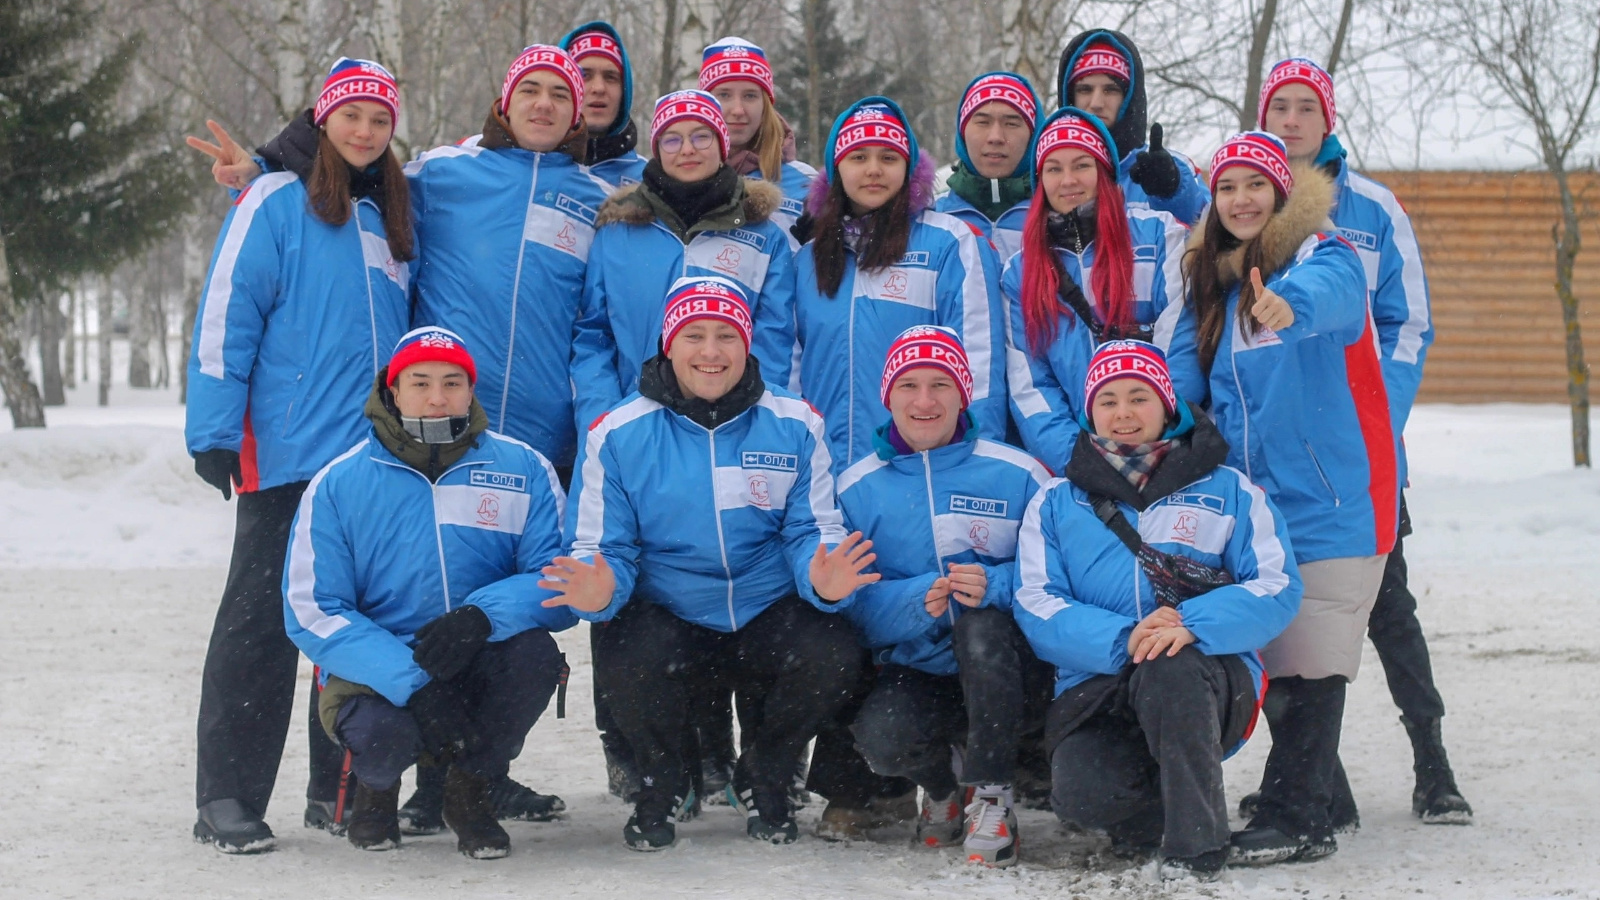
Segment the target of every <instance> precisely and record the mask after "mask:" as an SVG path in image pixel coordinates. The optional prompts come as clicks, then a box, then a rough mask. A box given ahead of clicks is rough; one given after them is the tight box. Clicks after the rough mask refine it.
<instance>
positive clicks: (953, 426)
mask: <svg viewBox="0 0 1600 900" xmlns="http://www.w3.org/2000/svg"><path fill="white" fill-rule="evenodd" d="M971 390H972V372H971V369H970V367H969V366H968V363H967V354H966V350H965V349H964V348H962V346H961V342H960V340H959V339H958V338H957V337H956V336H955V333H954V332H953V331H951V330H949V329H945V328H939V327H937V326H917V327H915V328H911V329H908V330H907V331H905V332H903V333H902V334H901V335H900V337H899V338H898V339H896V340H895V342H894V344H893V345H892V346H891V347H890V349H889V357H888V359H887V360H886V362H885V363H884V370H883V403H884V406H886V407H888V409H889V412H890V415H891V418H890V421H889V422H887V423H885V424H884V425H883V426H881V427H880V428H879V429H878V431H877V433H876V438H877V453H875V454H874V455H872V456H869V457H867V458H865V459H863V460H861V461H860V462H858V463H856V464H855V465H853V466H851V467H850V468H849V469H847V470H846V471H845V472H844V474H843V475H841V476H840V477H839V506H840V510H841V512H843V513H844V517H845V523H846V527H847V528H851V529H856V530H859V531H861V533H863V534H865V535H867V536H869V537H871V538H872V541H873V545H874V547H875V548H876V549H877V553H878V563H877V568H878V573H879V574H880V575H882V576H883V580H882V581H879V582H877V583H876V584H870V585H867V586H865V587H863V588H861V590H860V591H858V596H857V598H856V601H855V602H854V603H853V604H851V606H850V607H849V609H847V610H846V611H845V613H844V615H845V617H846V618H848V619H850V621H851V623H852V624H854V625H855V626H856V632H857V635H858V636H859V638H860V640H861V642H862V644H864V645H865V646H866V647H868V648H870V649H871V650H872V651H873V657H874V661H875V662H877V663H878V665H879V666H880V667H881V668H880V670H879V672H878V675H877V679H876V682H875V684H874V685H873V688H872V691H871V693H870V694H868V696H867V697H866V699H865V701H864V702H863V703H862V706H861V709H860V712H859V713H857V715H856V716H855V721H854V723H853V724H852V725H851V726H850V728H851V731H852V732H853V733H854V735H855V744H856V747H857V749H858V750H859V751H860V752H861V754H862V755H863V756H864V757H865V758H866V760H867V762H868V763H869V764H870V765H871V767H872V769H873V771H875V772H877V773H878V774H879V775H885V776H891V777H903V778H910V779H911V780H913V781H915V782H916V783H917V785H918V786H919V787H921V788H922V791H923V798H922V809H921V814H920V816H919V817H918V820H917V837H918V839H919V840H920V841H921V842H922V843H924V844H926V845H928V846H932V847H938V846H944V845H948V844H954V843H956V842H958V841H960V842H961V843H962V845H963V848H964V853H965V856H966V858H967V860H968V861H970V862H979V863H982V864H985V865H989V866H994V867H1006V866H1010V865H1012V864H1014V863H1015V862H1016V861H1017V818H1016V814H1015V812H1014V811H1013V809H1012V807H1013V790H1012V784H1013V782H1014V781H1015V773H1016V768H1017V751H1018V746H1019V743H1020V741H1021V736H1022V734H1023V732H1024V731H1025V724H1024V723H1026V722H1028V721H1039V722H1042V721H1043V717H1044V709H1045V707H1046V706H1047V705H1048V704H1049V700H1050V684H1051V674H1050V670H1049V668H1048V667H1046V666H1042V665H1041V664H1040V663H1039V661H1038V659H1037V658H1035V657H1034V655H1033V652H1032V651H1031V650H1029V649H1028V644H1027V641H1026V640H1025V639H1024V638H1023V636H1022V632H1021V631H1019V630H1018V629H1017V625H1016V622H1015V621H1014V620H1013V619H1012V617H1011V597H1012V585H1013V574H1014V571H1015V569H1014V567H1013V566H1012V565H1011V560H1012V558H1013V556H1014V555H1015V553H1016V546H1017V529H1018V527H1019V526H1020V525H1021V523H1022V513H1023V510H1024V509H1026V508H1027V506H1028V504H1029V502H1030V501H1032V500H1033V495H1034V493H1035V492H1036V491H1038V490H1039V489H1040V488H1041V487H1043V486H1044V484H1045V482H1046V481H1048V480H1049V478H1050V475H1049V473H1048V472H1046V471H1045V469H1044V467H1043V466H1041V465H1040V464H1039V463H1038V462H1037V461H1035V460H1034V459H1033V458H1032V457H1030V456H1028V455H1027V454H1026V453H1023V452H1022V451H1020V450H1017V449H1016V448H1014V447H1010V446H1008V445H1006V444H1001V443H997V442H995V441H991V440H988V439H985V438H980V437H978V433H977V429H976V427H974V425H973V422H972V418H971V416H969V415H968V414H967V404H968V402H969V398H970V397H971ZM1028 676H1033V677H1028ZM952 746H961V747H963V748H964V752H963V761H962V764H961V767H960V770H959V771H956V770H954V769H953V768H952V765H951V747H952ZM962 785H965V786H967V787H969V788H971V795H970V797H971V801H972V802H971V803H970V805H969V804H967V803H966V800H967V796H966V795H967V792H965V791H963V790H962V787H961V786H962ZM963 807H964V808H965V815H964V816H963Z"/></svg>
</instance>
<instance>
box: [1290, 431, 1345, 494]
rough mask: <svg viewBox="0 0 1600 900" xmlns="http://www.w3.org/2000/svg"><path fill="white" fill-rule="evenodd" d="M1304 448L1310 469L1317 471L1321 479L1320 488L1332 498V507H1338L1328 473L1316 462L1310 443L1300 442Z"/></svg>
mask: <svg viewBox="0 0 1600 900" xmlns="http://www.w3.org/2000/svg"><path fill="white" fill-rule="evenodd" d="M1300 443H1301V444H1303V445H1304V446H1305V448H1306V455H1307V456H1309V457H1311V467H1312V468H1314V469H1316V470H1317V477H1318V478H1320V479H1322V487H1323V488H1324V489H1325V490H1327V492H1328V496H1330V497H1332V498H1333V505H1334V506H1338V505H1339V492H1338V491H1336V490H1334V489H1333V482H1331V481H1329V480H1328V473H1327V472H1326V471H1324V470H1323V468H1322V463H1321V462H1319V461H1318V460H1317V451H1315V450H1313V449H1311V442H1310V441H1305V440H1302V441H1301V442H1300Z"/></svg>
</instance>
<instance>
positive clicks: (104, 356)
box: [94, 275, 112, 406]
mask: <svg viewBox="0 0 1600 900" xmlns="http://www.w3.org/2000/svg"><path fill="white" fill-rule="evenodd" d="M111 298H112V293H111V276H110V275H107V276H106V277H104V278H102V279H101V280H100V296H99V298H98V301H99V302H98V310H97V311H96V315H95V318H96V319H98V320H99V321H97V322H95V326H94V330H95V332H96V336H97V337H98V338H99V341H98V344H99V346H98V347H97V348H96V349H97V353H96V355H97V356H98V357H99V358H100V359H99V363H100V365H99V369H100V385H99V387H100V391H99V401H98V402H99V404H100V405H101V406H110V405H111Z"/></svg>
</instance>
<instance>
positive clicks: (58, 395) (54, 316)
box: [38, 298, 70, 406]
mask: <svg viewBox="0 0 1600 900" xmlns="http://www.w3.org/2000/svg"><path fill="white" fill-rule="evenodd" d="M38 309H39V389H40V392H41V393H42V394H43V396H44V405H45V406H66V405H67V392H66V390H65V389H64V388H62V386H61V332H62V328H61V300H60V299H59V298H55V299H51V300H44V301H42V302H41V303H40V304H39V307H38ZM68 343H70V341H69V342H68Z"/></svg>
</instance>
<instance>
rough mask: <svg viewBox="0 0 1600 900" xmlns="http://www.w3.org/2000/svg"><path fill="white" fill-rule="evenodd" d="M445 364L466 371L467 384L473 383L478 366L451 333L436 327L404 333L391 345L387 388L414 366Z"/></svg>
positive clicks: (459, 340)
mask: <svg viewBox="0 0 1600 900" xmlns="http://www.w3.org/2000/svg"><path fill="white" fill-rule="evenodd" d="M425 362H445V363H451V364H453V365H457V366H460V367H461V368H463V369H466V370H467V381H468V382H471V383H473V384H476V383H477V381H478V367H477V365H475V364H474V363H473V362H472V354H471V353H468V352H467V347H466V345H465V344H463V343H462V342H461V336H460V335H458V334H456V333H455V332H454V331H450V330H448V329H445V328H440V327H439V326H437V325H425V326H423V327H422V328H415V329H412V330H411V331H408V332H406V334H405V335H404V336H402V337H401V338H400V340H399V342H398V343H396V344H395V345H394V353H393V354H392V355H391V356H390V357H389V387H394V383H395V382H396V381H398V380H399V379H400V373H401V372H404V371H405V370H406V369H407V368H408V367H410V366H414V365H416V364H417V363H425Z"/></svg>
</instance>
